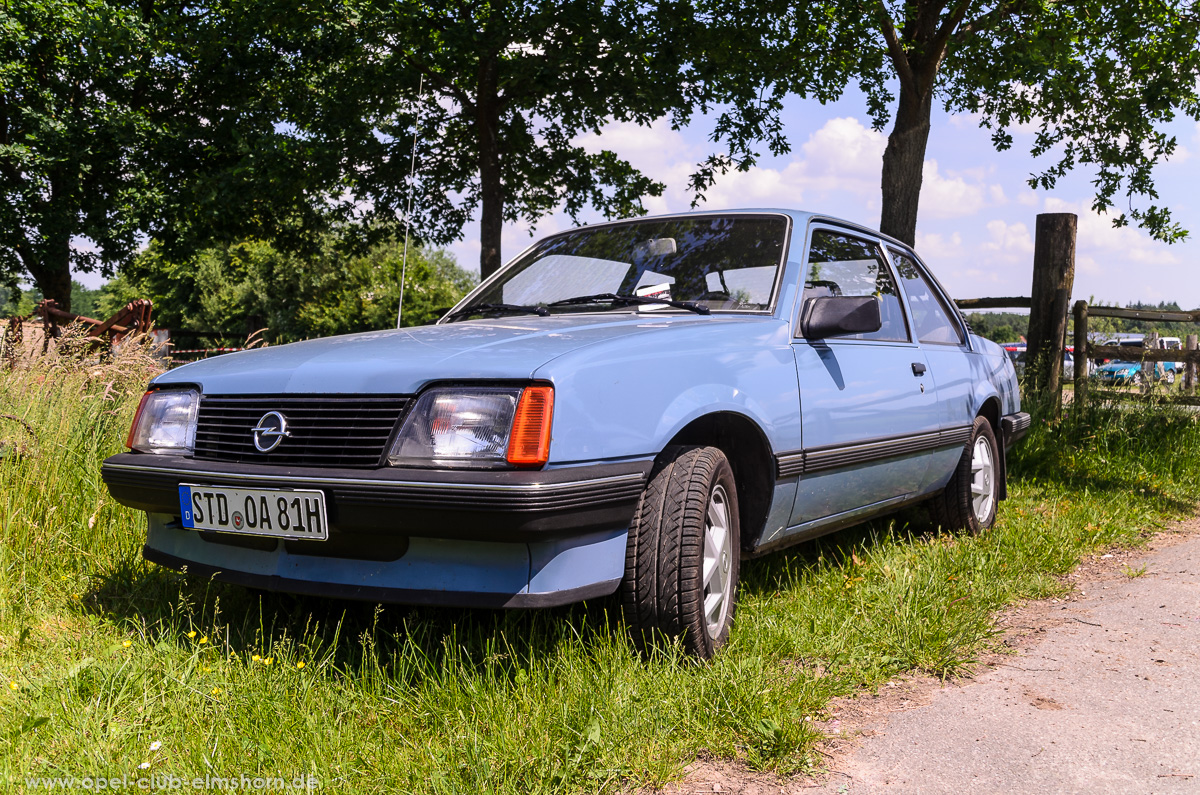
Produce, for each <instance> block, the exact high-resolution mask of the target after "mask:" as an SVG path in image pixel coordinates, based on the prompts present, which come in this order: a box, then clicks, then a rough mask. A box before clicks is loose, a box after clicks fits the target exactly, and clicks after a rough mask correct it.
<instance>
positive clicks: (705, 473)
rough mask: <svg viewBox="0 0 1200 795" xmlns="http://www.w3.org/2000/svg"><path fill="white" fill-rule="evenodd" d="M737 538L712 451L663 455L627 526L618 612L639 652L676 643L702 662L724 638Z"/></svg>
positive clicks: (717, 456) (722, 472)
mask: <svg viewBox="0 0 1200 795" xmlns="http://www.w3.org/2000/svg"><path fill="white" fill-rule="evenodd" d="M740 549H741V534H740V527H739V524H738V502H737V486H736V484H735V483H734V480H733V470H732V469H731V468H730V466H729V461H728V460H727V459H726V458H725V454H724V453H722V452H721V451H720V450H718V449H717V448H715V447H672V448H668V449H667V450H666V451H664V453H663V456H662V459H661V460H660V462H659V464H658V466H657V467H656V468H655V472H654V475H653V476H652V477H651V479H650V483H649V484H648V485H647V486H646V490H645V491H644V492H643V493H642V497H641V500H640V501H639V503H638V509H637V513H636V514H635V515H634V519H633V524H632V525H631V527H630V528H629V543H628V546H627V548H626V553H625V578H624V579H623V580H622V581H621V586H620V594H621V608H622V612H623V613H624V616H625V622H626V624H627V625H628V627H629V629H630V632H631V634H632V636H633V640H634V643H635V644H636V645H637V646H638V648H639V649H641V650H642V651H646V650H648V649H649V648H650V647H652V646H653V645H654V644H655V643H656V642H658V641H662V640H666V641H668V642H669V641H672V640H674V639H676V638H679V639H681V640H682V643H683V646H684V648H685V649H686V650H687V652H688V653H689V654H692V655H694V656H696V657H699V658H701V659H708V658H710V657H712V656H713V655H714V654H716V652H717V650H718V649H720V648H721V647H722V646H723V645H725V642H726V641H727V640H728V639H729V628H730V626H731V625H732V623H733V614H734V609H735V607H736V604H737V585H738V574H739V554H740Z"/></svg>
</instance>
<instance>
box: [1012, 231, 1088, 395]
mask: <svg viewBox="0 0 1200 795" xmlns="http://www.w3.org/2000/svg"><path fill="white" fill-rule="evenodd" d="M1078 223H1079V219H1078V217H1077V216H1076V215H1075V214H1074V213H1042V214H1041V215H1039V216H1038V217H1037V232H1036V235H1037V236H1036V238H1035V239H1034V246H1033V292H1032V294H1031V296H1030V298H1031V300H1030V305H1029V334H1028V335H1027V337H1026V338H1027V340H1028V346H1027V349H1026V352H1025V371H1026V373H1027V374H1031V375H1032V379H1031V381H1030V384H1031V385H1032V387H1033V389H1034V390H1035V391H1038V392H1042V393H1044V394H1046V395H1047V396H1048V397H1050V398H1051V399H1055V398H1056V399H1057V402H1056V403H1055V405H1056V408H1055V409H1054V411H1055V414H1057V413H1058V408H1057V407H1061V406H1062V363H1063V345H1064V343H1065V341H1066V337H1067V313H1068V312H1070V307H1071V288H1072V287H1073V286H1074V284H1075V231H1076V229H1077V227H1078Z"/></svg>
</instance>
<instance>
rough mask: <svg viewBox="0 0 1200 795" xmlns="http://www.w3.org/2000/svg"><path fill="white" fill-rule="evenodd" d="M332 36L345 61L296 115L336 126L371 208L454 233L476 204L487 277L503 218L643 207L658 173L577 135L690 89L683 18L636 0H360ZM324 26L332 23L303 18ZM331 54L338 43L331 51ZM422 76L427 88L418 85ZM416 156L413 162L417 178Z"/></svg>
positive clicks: (659, 109)
mask: <svg viewBox="0 0 1200 795" xmlns="http://www.w3.org/2000/svg"><path fill="white" fill-rule="evenodd" d="M323 13H324V14H325V15H327V16H331V17H335V18H337V19H341V20H345V19H347V18H353V20H354V24H353V25H352V26H351V25H347V26H346V27H345V29H344V30H345V34H346V35H345V36H344V37H343V39H336V37H332V38H335V39H336V41H340V42H342V44H345V42H346V41H347V40H348V41H350V42H352V46H351V45H345V47H344V48H343V49H338V47H339V46H340V45H339V44H337V43H334V44H330V45H329V47H328V49H327V53H332V52H334V51H336V57H337V58H340V59H342V61H341V63H338V64H336V69H332V67H331V69H332V71H331V74H332V72H333V71H336V73H337V74H336V77H334V78H332V79H330V80H328V81H325V82H323V83H322V84H321V85H320V86H319V88H318V91H319V95H316V96H315V98H314V99H313V101H311V102H309V103H307V104H306V105H305V106H304V107H300V108H297V109H296V110H295V113H294V115H293V116H292V119H293V121H294V123H295V124H296V125H298V127H299V128H300V129H301V130H303V131H304V133H305V134H306V135H308V136H310V137H313V138H317V139H321V140H329V141H337V150H338V152H339V156H340V157H341V158H342V160H341V164H342V167H343V169H344V171H343V174H344V175H345V183H344V185H343V189H344V190H345V191H346V193H347V194H348V195H352V196H353V197H354V199H355V200H356V202H357V203H358V204H357V206H360V207H362V206H368V207H369V208H370V210H369V212H368V214H369V215H370V217H371V220H372V221H373V222H375V223H382V222H385V221H388V220H389V219H391V220H392V221H394V219H395V218H396V217H397V215H398V214H399V215H404V214H405V213H406V211H407V200H408V196H409V192H410V191H411V192H412V194H413V197H414V206H413V212H412V218H413V221H414V226H415V228H416V229H418V230H419V234H420V236H421V237H422V239H424V240H427V241H430V242H432V243H435V244H439V245H441V244H445V243H447V242H449V241H451V240H454V239H457V238H459V237H460V236H461V234H462V228H463V225H464V224H465V223H466V222H467V221H468V220H469V219H470V218H471V217H472V216H473V214H475V213H476V212H478V214H479V219H480V226H481V243H482V247H481V254H480V267H481V272H482V274H483V276H484V277H486V276H488V275H489V274H491V273H492V272H493V271H495V270H496V269H497V268H498V267H499V266H500V264H501V261H500V233H501V228H502V225H503V223H504V222H505V221H510V222H511V221H520V220H524V221H528V222H530V223H533V222H536V221H537V220H538V219H539V218H541V217H543V216H544V215H546V214H547V213H549V212H552V211H554V210H555V209H558V208H560V207H561V208H562V209H564V210H565V211H566V212H567V213H568V214H569V215H571V216H572V217H575V216H576V215H577V214H578V213H579V212H580V211H581V210H582V209H584V208H585V207H587V206H591V207H594V208H596V209H597V210H599V211H600V212H602V213H603V214H605V215H606V216H613V215H628V214H636V213H641V212H643V209H642V205H641V198H642V197H643V196H645V195H659V194H661V193H662V191H663V188H664V186H663V185H662V184H661V183H658V182H655V181H654V180H651V179H649V178H647V177H646V176H644V175H643V174H641V173H640V172H639V171H637V170H636V169H634V168H633V167H632V166H631V165H630V164H629V163H628V162H627V161H625V160H622V159H621V158H620V157H618V156H617V155H616V154H614V153H613V152H611V151H607V150H602V151H592V150H589V149H586V148H585V147H583V146H582V145H581V144H580V143H579V141H578V139H579V137H580V136H581V135H582V134H585V133H589V132H593V131H596V130H598V129H599V128H600V127H601V126H602V125H603V124H606V123H608V122H610V121H613V120H617V121H632V122H636V123H639V124H648V123H649V122H651V121H652V120H654V119H655V118H658V117H660V116H662V115H664V114H665V113H667V112H668V111H669V110H671V109H673V108H677V107H679V106H680V105H681V104H682V103H683V102H684V99H683V91H684V88H683V87H682V85H681V82H680V80H679V78H678V73H679V69H680V61H679V57H680V52H681V49H680V48H679V47H677V46H676V45H677V42H676V41H675V39H674V38H673V36H674V34H675V28H672V27H671V26H670V25H669V24H667V25H666V26H665V27H664V23H662V20H660V19H659V18H658V17H656V16H655V15H654V14H653V13H651V11H650V10H648V9H647V8H646V7H645V6H644V5H643V4H640V3H637V2H634V0H526V2H511V1H509V0H502V2H494V1H493V0H464V1H463V2H458V3H450V4H446V3H426V2H416V1H415V0H400V1H399V2H396V1H395V0H386V1H385V0H354V1H353V2H348V3H345V4H337V5H336V6H334V5H331V6H329V7H328V9H327V11H325V12H323ZM297 35H298V36H299V35H306V36H309V37H312V38H314V39H316V38H322V39H329V38H331V37H330V36H328V35H327V33H326V31H325V30H324V29H323V28H321V27H319V26H314V27H311V28H310V29H309V30H308V32H307V33H302V32H297ZM326 57H329V56H328V54H327V56H326ZM422 86H423V88H422ZM414 136H415V147H416V153H415V162H416V170H417V177H416V179H415V180H413V181H410V180H409V173H410V168H411V165H412V163H413V147H414Z"/></svg>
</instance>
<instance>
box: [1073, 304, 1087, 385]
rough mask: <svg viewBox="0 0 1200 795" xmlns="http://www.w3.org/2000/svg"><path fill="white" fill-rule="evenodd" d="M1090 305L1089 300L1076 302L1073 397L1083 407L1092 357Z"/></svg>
mask: <svg viewBox="0 0 1200 795" xmlns="http://www.w3.org/2000/svg"><path fill="white" fill-rule="evenodd" d="M1087 327H1088V305H1087V301H1076V302H1075V357H1074V359H1075V395H1074V397H1073V398H1072V400H1073V401H1074V403H1075V405H1076V406H1079V407H1082V406H1083V405H1084V404H1085V403H1086V402H1087V387H1088V365H1089V364H1090V363H1091V361H1092V359H1091V357H1090V356H1089V355H1088V336H1087Z"/></svg>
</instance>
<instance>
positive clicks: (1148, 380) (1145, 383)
mask: <svg viewBox="0 0 1200 795" xmlns="http://www.w3.org/2000/svg"><path fill="white" fill-rule="evenodd" d="M1142 350H1144V351H1156V350H1158V332H1157V331H1148V332H1146V336H1145V337H1143V338H1142ZM1163 366H1164V367H1165V366H1166V365H1163ZM1141 372H1142V391H1143V392H1149V391H1150V390H1151V389H1153V388H1154V387H1155V386H1157V385H1158V362H1150V373H1149V374H1147V373H1146V360H1145V359H1142V371H1141Z"/></svg>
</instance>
